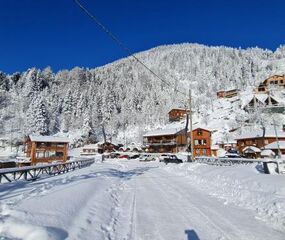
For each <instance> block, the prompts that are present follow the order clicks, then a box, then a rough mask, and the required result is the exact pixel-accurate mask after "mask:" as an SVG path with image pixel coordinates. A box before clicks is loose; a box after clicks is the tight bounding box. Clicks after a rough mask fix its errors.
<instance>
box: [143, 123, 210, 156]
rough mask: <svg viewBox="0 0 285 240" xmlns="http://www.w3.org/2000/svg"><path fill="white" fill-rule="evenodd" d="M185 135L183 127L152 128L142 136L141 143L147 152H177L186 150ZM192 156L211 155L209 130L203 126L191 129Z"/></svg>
mask: <svg viewBox="0 0 285 240" xmlns="http://www.w3.org/2000/svg"><path fill="white" fill-rule="evenodd" d="M187 136H188V137H190V132H188V133H187V135H186V134H185V129H182V128H169V129H160V130H154V131H151V132H148V133H146V134H145V135H144V136H143V138H144V139H143V143H144V145H145V146H146V149H147V151H148V152H154V153H166V152H170V153H177V152H180V151H186V150H187V145H188V144H187ZM193 143H194V146H193V150H194V153H193V156H194V157H195V156H201V155H203V156H211V132H210V131H209V130H207V129H203V128H195V129H193Z"/></svg>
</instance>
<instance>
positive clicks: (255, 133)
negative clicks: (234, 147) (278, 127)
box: [236, 129, 285, 139]
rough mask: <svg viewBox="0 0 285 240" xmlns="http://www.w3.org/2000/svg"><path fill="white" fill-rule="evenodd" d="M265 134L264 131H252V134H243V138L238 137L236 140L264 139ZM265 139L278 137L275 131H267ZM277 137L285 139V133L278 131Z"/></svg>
mask: <svg viewBox="0 0 285 240" xmlns="http://www.w3.org/2000/svg"><path fill="white" fill-rule="evenodd" d="M262 135H263V132H262V129H260V130H256V131H251V132H246V133H244V134H242V135H241V136H239V137H237V138H236V139H248V138H258V137H259V138H260V137H262ZM264 136H265V137H274V138H275V137H276V135H275V131H274V130H273V129H266V131H265V135H264ZM277 136H278V137H279V138H280V137H285V132H284V131H277Z"/></svg>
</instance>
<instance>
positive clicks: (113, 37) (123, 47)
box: [73, 0, 185, 96]
mask: <svg viewBox="0 0 285 240" xmlns="http://www.w3.org/2000/svg"><path fill="white" fill-rule="evenodd" d="M73 1H74V2H75V4H76V5H78V7H79V8H80V9H81V10H82V11H83V12H84V13H85V14H86V15H87V16H89V17H90V18H91V19H92V20H93V21H94V22H95V23H96V24H97V25H98V26H99V27H100V28H101V30H102V31H103V32H105V33H106V34H107V35H108V36H109V37H110V38H111V39H112V40H113V41H114V42H115V43H117V44H118V45H119V46H120V48H121V49H122V50H124V51H125V52H126V53H127V54H128V55H130V56H131V57H133V58H134V59H135V60H136V61H137V62H138V63H140V64H141V65H142V66H143V67H144V68H145V69H147V70H148V71H149V72H150V73H151V74H152V75H154V76H155V77H156V78H158V79H159V80H160V81H161V82H163V83H165V84H167V85H168V86H170V87H173V86H172V85H171V84H170V83H169V82H168V81H166V80H165V79H163V78H161V77H160V76H158V74H156V73H155V72H154V71H153V70H151V69H150V68H149V67H148V66H147V65H146V64H145V63H143V62H142V61H141V60H140V59H139V58H137V57H136V56H135V55H134V54H133V52H132V51H131V50H130V49H129V48H128V47H127V46H126V45H125V44H123V43H122V42H121V41H120V39H119V38H118V37H116V36H115V35H114V34H113V33H112V32H111V31H110V30H109V29H108V28H106V27H105V26H104V24H103V23H102V22H100V21H99V20H98V18H97V17H96V16H95V15H93V14H92V13H91V12H90V11H89V10H88V9H87V8H86V7H84V6H83V5H82V4H81V2H80V1H78V0H73ZM174 91H176V92H178V93H181V94H183V96H185V93H183V92H181V91H179V90H178V89H177V87H174Z"/></svg>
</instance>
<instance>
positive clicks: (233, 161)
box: [195, 156, 267, 165]
mask: <svg viewBox="0 0 285 240" xmlns="http://www.w3.org/2000/svg"><path fill="white" fill-rule="evenodd" d="M195 159H196V161H197V162H200V163H207V164H214V165H225V164H227V163H228V164H230V165H231V164H246V163H254V162H256V163H260V162H267V160H265V159H248V158H217V157H207V156H205V157H203V156H201V157H196V158H195Z"/></svg>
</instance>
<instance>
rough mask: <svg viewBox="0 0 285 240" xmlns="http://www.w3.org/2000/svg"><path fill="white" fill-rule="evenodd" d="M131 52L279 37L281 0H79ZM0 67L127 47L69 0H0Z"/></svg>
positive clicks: (248, 43) (88, 57)
mask: <svg viewBox="0 0 285 240" xmlns="http://www.w3.org/2000/svg"><path fill="white" fill-rule="evenodd" d="M81 3H82V4H83V5H84V6H86V7H87V8H88V9H89V11H90V12H91V13H93V14H94V15H95V16H96V17H97V18H98V19H99V20H100V21H101V22H102V23H104V25H105V26H106V27H107V28H108V29H109V30H111V31H112V32H113V33H114V34H115V35H116V36H117V37H118V38H119V39H120V40H121V41H122V42H123V43H124V44H125V45H126V46H127V47H128V48H129V49H131V50H132V52H134V53H135V52H140V51H144V50H148V49H150V48H153V47H156V46H159V45H166V44H179V43H186V42H189V43H200V44H205V45H210V46H220V45H223V46H229V47H237V48H238V47H241V48H248V47H256V46H258V47H261V48H266V49H271V50H273V51H274V50H275V49H276V48H277V47H279V46H280V45H282V44H285V15H284V13H285V1H281V0H270V1H264V0H247V1H245V0H212V1H211V0H175V1H174V0H163V1H162V0H144V1H135V0H132V1H131V0H104V1H102V0H81ZM0 31H1V32H0V71H3V72H5V73H8V74H11V73H13V72H16V71H20V72H22V71H25V70H27V69H28V68H31V67H37V68H40V69H43V68H45V67H47V66H50V67H51V68H52V69H53V70H54V71H55V72H57V71H59V70H62V69H71V68H73V67H75V66H79V67H86V68H94V67H98V66H102V65H104V64H107V63H110V62H113V61H115V60H118V59H120V58H123V57H126V56H127V55H128V54H127V53H126V52H124V51H122V50H121V49H120V48H119V47H118V45H116V44H115V43H114V42H113V41H112V40H111V39H110V38H109V37H108V36H107V35H106V34H105V33H104V32H102V30H101V29H100V28H99V27H98V26H97V25H96V24H95V23H94V22H93V21H92V20H91V19H90V18H89V17H88V16H87V15H86V14H84V13H83V12H82V11H81V10H80V9H79V7H78V6H77V5H75V3H74V1H73V0H37V1H35V0H20V1H19V0H9V1H4V0H3V1H0Z"/></svg>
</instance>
